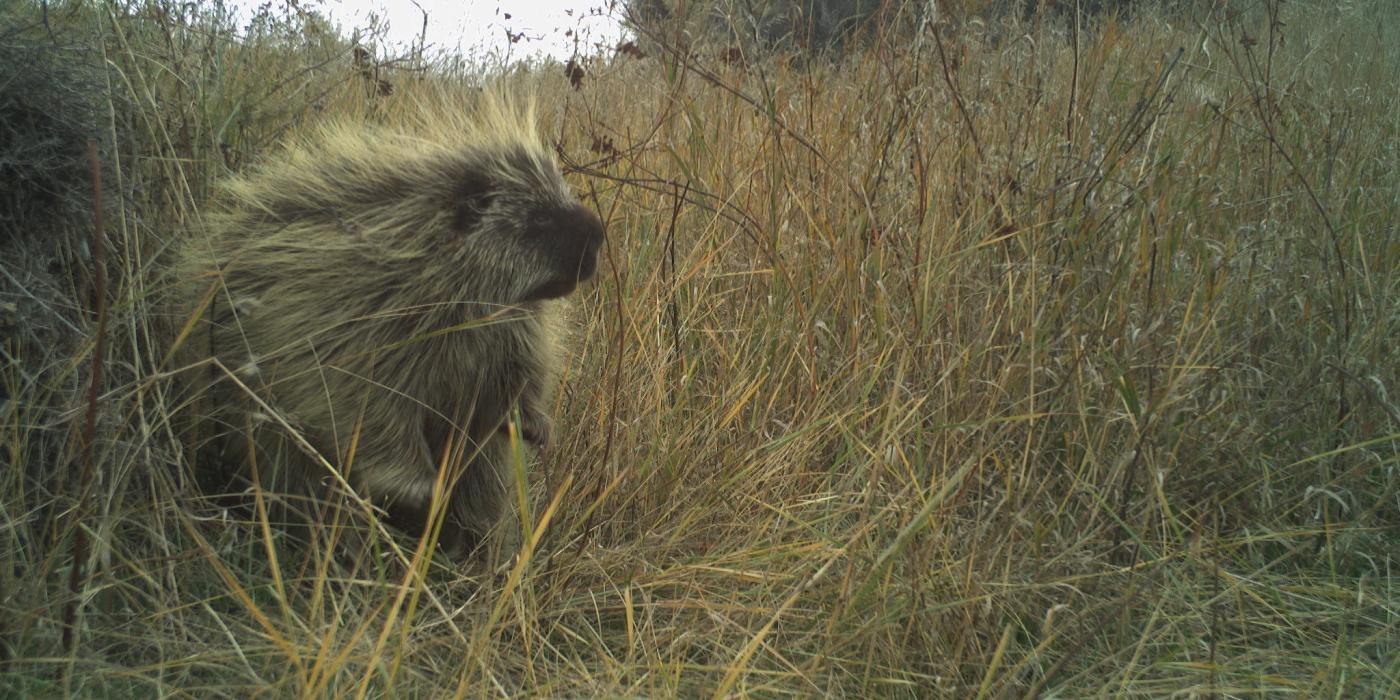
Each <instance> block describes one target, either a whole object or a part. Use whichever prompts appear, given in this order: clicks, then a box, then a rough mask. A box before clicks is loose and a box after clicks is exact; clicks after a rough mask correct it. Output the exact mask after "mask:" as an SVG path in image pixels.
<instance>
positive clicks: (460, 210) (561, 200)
mask: <svg viewBox="0 0 1400 700" xmlns="http://www.w3.org/2000/svg"><path fill="white" fill-rule="evenodd" d="M456 168H458V173H457V177H456V178H455V180H456V183H457V186H456V188H455V190H454V191H453V192H452V197H453V200H454V201H453V222H452V229H453V235H454V236H458V237H460V241H461V243H462V244H463V247H462V251H463V254H464V255H466V256H468V257H469V258H471V259H470V260H464V261H463V266H464V270H470V271H472V272H473V273H474V274H477V275H482V276H485V277H487V278H488V279H481V280H475V281H474V283H473V284H471V286H472V287H475V288H476V289H477V290H478V291H479V294H480V296H479V297H478V300H480V301H488V302H497V303H507V304H509V303H518V302H529V301H538V300H542V299H554V298H558V297H562V296H565V295H567V294H569V293H570V292H572V291H574V289H575V288H576V287H577V286H578V284H579V283H580V282H583V281H585V280H587V279H589V278H591V277H592V276H593V274H594V272H596V271H597V268H598V250H599V248H601V247H602V244H603V224H602V222H601V221H599V220H598V217H597V216H596V215H594V214H593V212H592V211H590V210H589V209H588V208H587V207H585V206H583V205H582V204H581V203H579V201H578V200H577V199H576V198H575V197H574V196H573V194H572V193H571V192H570V190H569V187H568V185H567V184H566V183H565V182H564V179H563V177H562V176H561V175H560V173H559V169H558V167H557V166H556V165H555V164H554V162H553V161H552V160H551V159H549V158H548V157H545V156H543V155H541V154H539V153H536V152H533V151H531V150H529V149H526V148H506V149H500V150H495V151H491V152H478V153H475V154H471V156H470V157H469V158H467V159H465V160H463V161H460V162H459V163H457V164H456ZM502 294H503V296H504V298H501V297H500V296H499V295H502Z"/></svg>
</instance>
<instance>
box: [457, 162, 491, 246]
mask: <svg viewBox="0 0 1400 700" xmlns="http://www.w3.org/2000/svg"><path fill="white" fill-rule="evenodd" d="M493 194H494V189H493V187H492V184H491V180H490V179H489V178H487V177H486V176H485V175H482V174H481V173H478V172H470V171H468V172H464V173H462V174H460V175H459V176H458V177H457V182H456V184H455V185H454V186H453V188H452V226H453V228H454V229H456V231H457V232H458V233H467V232H469V231H471V230H473V229H475V228H476V224H477V222H478V221H480V220H481V214H482V212H484V211H486V208H487V207H489V206H491V198H492V196H493Z"/></svg>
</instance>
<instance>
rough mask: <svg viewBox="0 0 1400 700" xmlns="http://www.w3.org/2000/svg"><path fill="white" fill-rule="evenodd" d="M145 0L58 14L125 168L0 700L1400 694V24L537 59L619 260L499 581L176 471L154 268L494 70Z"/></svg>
mask: <svg viewBox="0 0 1400 700" xmlns="http://www.w3.org/2000/svg"><path fill="white" fill-rule="evenodd" d="M161 7H165V6H163V5H150V6H146V7H145V8H144V9H142V10H141V11H139V12H128V11H125V10H123V9H121V6H119V5H115V4H113V5H97V6H91V5H82V6H73V7H72V8H69V9H71V10H72V11H73V12H74V14H73V15H72V17H73V18H76V19H73V20H72V24H73V27H74V29H73V30H72V31H89V32H92V34H91V36H93V37H95V39H96V40H97V41H99V42H100V45H101V46H102V47H104V50H105V56H106V58H107V61H108V62H109V65H110V67H111V70H112V74H113V76H114V80H113V86H112V90H113V91H114V92H119V93H121V94H122V95H124V96H126V97H127V98H129V99H130V100H131V102H132V103H133V104H134V105H135V106H134V107H133V108H131V109H130V111H127V112H124V113H123V114H121V115H118V113H117V112H118V110H117V109H116V108H115V107H114V108H113V118H114V119H117V118H123V119H128V120H130V123H131V126H132V127H133V133H134V134H135V136H134V137H133V139H132V143H131V144H130V145H129V147H128V148H127V149H126V150H124V151H122V152H121V153H120V154H119V158H120V162H119V163H118V164H117V166H118V170H119V174H118V177H119V178H126V179H128V180H134V181H136V182H137V183H138V184H137V186H135V187H134V188H131V189H132V190H133V191H134V192H135V194H133V195H132V197H131V198H130V201H128V202H127V203H126V204H125V205H124V207H123V208H122V211H120V212H115V213H113V214H112V215H111V220H109V223H108V229H109V237H110V238H111V244H110V245H111V250H110V251H109V255H111V256H112V257H113V259H114V262H113V263H112V265H113V268H114V275H113V276H114V279H113V282H111V283H110V284H109V289H108V293H109V294H110V295H111V298H112V311H111V315H112V318H111V328H110V330H109V335H110V337H109V338H108V342H107V347H108V351H107V353H106V355H105V362H106V364H107V366H109V367H111V368H113V370H112V371H110V372H109V377H111V378H110V379H109V381H108V385H107V386H106V387H105V390H104V391H103V392H102V393H101V395H100V397H99V400H98V402H99V404H100V412H101V420H100V421H99V425H100V428H101V430H100V435H99V440H98V450H97V455H98V456H97V458H96V459H97V461H96V465H95V469H96V472H97V476H96V477H95V487H94V493H93V497H92V498H91V500H90V502H89V503H87V504H86V505H81V503H82V499H81V498H80V494H78V493H77V485H76V484H75V483H74V480H72V479H65V478H62V475H66V474H75V473H78V472H77V471H76V470H78V469H79V467H80V465H76V464H75V462H76V461H77V458H76V457H73V458H67V455H77V454H78V451H77V445H78V443H77V442H76V440H77V438H76V433H75V434H74V437H73V439H71V440H69V439H67V438H66V433H64V432H63V430H64V429H65V428H64V426H63V425H58V426H49V427H48V428H44V427H43V426H35V425H32V424H30V423H28V422H26V419H25V415H26V413H25V411H26V406H27V405H31V404H30V403H29V402H27V398H26V396H27V395H26V394H25V393H23V391H19V390H16V391H14V392H13V393H12V394H11V395H12V396H13V397H14V398H13V399H12V400H10V401H9V402H8V403H7V404H6V405H5V414H4V415H5V421H4V426H5V432H4V437H3V438H0V442H3V445H4V450H3V454H6V455H8V456H9V457H10V458H11V460H12V461H14V462H15V463H16V464H18V463H20V460H21V458H22V457H23V456H24V455H29V454H32V453H34V449H33V445H35V444H38V443H37V441H40V440H48V441H50V443H52V444H58V445H60V446H66V447H63V448H62V449H60V450H59V452H60V453H61V454H60V458H59V459H57V462H58V463H57V464H55V465H39V466H37V467H36V466H34V465H31V466H30V468H29V469H28V470H23V469H9V470H6V472H5V473H6V474H7V476H6V481H5V486H4V490H3V496H2V500H0V502H2V503H3V504H4V510H3V512H4V518H5V521H4V523H5V528H4V533H5V534H4V539H3V546H2V548H0V551H3V556H4V561H5V567H4V569H3V572H0V576H3V585H4V588H3V600H4V619H5V622H4V626H5V637H6V639H7V642H6V644H5V653H6V657H5V659H4V662H3V663H4V666H5V668H6V674H5V676H4V678H5V680H4V684H5V687H6V692H10V693H26V694H38V695H45V694H49V695H51V694H58V693H62V692H66V693H68V694H72V695H81V696H142V697H146V696H150V695H153V694H161V695H172V696H186V695H199V696H206V697H207V696H219V697H224V696H231V697H241V696H245V695H264V696H272V697H284V696H304V697H402V696H408V697H418V696H421V697H439V696H444V697H445V696H458V697H461V696H497V695H529V696H563V697H574V696H629V697H667V696H675V695H681V696H687V697H689V696H699V695H711V696H726V695H748V694H754V695H804V696H814V695H833V696H851V697H868V696H917V697H993V696H1013V697H1014V696H1037V695H1043V696H1050V697H1081V696H1090V695H1106V696H1115V697H1116V696H1149V697H1159V696H1163V695H1169V694H1194V695H1202V696H1204V695H1211V696H1241V697H1242V696H1266V695H1276V694H1285V693H1286V694H1297V695H1304V696H1324V695H1325V696H1332V697H1388V696H1393V695H1395V694H1396V693H1400V661H1397V659H1400V650H1397V640H1400V632H1398V631H1397V629H1396V628H1397V623H1400V616H1397V611H1400V590H1397V587H1396V586H1397V584H1396V574H1395V572H1394V571H1393V569H1394V566H1395V563H1396V560H1397V554H1400V545H1398V544H1397V542H1400V540H1398V539H1397V531H1396V527H1397V526H1396V523H1397V521H1400V500H1398V499H1400V490H1397V481H1398V480H1400V474H1397V439H1400V410H1397V404H1396V401H1395V400H1394V399H1393V398H1392V392H1393V391H1394V388H1395V387H1396V386H1397V380H1400V377H1397V369H1396V368H1397V367H1400V357H1397V350H1396V347H1397V342H1396V341H1397V337H1400V333H1397V331H1398V330H1400V235H1398V234H1400V228H1397V224H1396V221H1397V214H1400V195H1398V194H1397V188H1396V184H1397V177H1396V175H1395V172H1396V169H1397V166H1400V148H1397V143H1400V141H1397V127H1400V116H1397V115H1400V101H1398V100H1400V83H1397V81H1396V78H1395V75H1396V71H1397V69H1400V51H1397V49H1396V48H1394V47H1395V46H1396V45H1397V42H1396V41H1395V40H1394V39H1395V37H1396V36H1397V32H1396V29H1397V22H1400V13H1397V12H1396V9H1395V8H1394V7H1392V5H1391V4H1390V3H1387V2H1381V1H1380V0H1369V1H1359V2H1354V3H1349V4H1342V5H1337V4H1334V3H1315V4H1314V3H1288V4H1279V3H1274V2H1272V1H1269V2H1261V3H1239V4H1235V5H1232V6H1229V7H1220V8H1215V9H1211V8H1201V9H1198V10H1197V11H1195V12H1194V14H1189V15H1185V16H1172V17H1167V16H1159V15H1156V14H1153V13H1151V12H1144V13H1140V14H1139V15H1138V16H1137V17H1135V18H1134V19H1131V20H1123V21H1115V20H1106V21H1104V22H1102V23H1099V24H1097V25H1095V26H1094V27H1092V28H1087V29H1085V30H1084V31H1082V32H1071V31H1068V30H1066V29H1065V28H1064V27H1062V26H1059V25H1055V24H1054V23H1050V22H1047V23H1045V24H1043V25H1041V26H1038V27H1020V28H1019V29H1017V28H1013V29H1005V28H1001V27H997V28H995V30H994V31H992V30H988V31H983V30H982V29H981V28H980V26H981V25H980V24H978V23H975V22H974V23H969V24H967V25H964V26H963V27H961V28H959V29H958V30H956V31H929V32H926V33H924V34H922V35H921V36H919V37H918V38H917V39H916V40H913V41H910V40H908V38H907V37H905V38H895V37H890V38H888V39H885V40H882V41H875V42H872V43H871V45H870V46H869V47H868V48H866V49H864V50H863V51H861V52H857V53H853V54H851V55H848V56H847V57H845V58H843V59H840V60H837V61H832V62H825V61H819V60H808V59H803V58H784V57H773V58H770V59H766V60H764V61H762V62H758V63H753V64H749V65H739V64H734V63H726V62H724V61H722V60H720V58H719V57H717V56H708V55H705V54H700V55H694V56H683V55H680V54H677V53H662V54H660V55H653V56H649V57H647V58H645V59H641V60H636V59H631V58H624V57H619V58H615V59H610V60H602V59H600V60H597V61H594V62H592V63H590V64H589V65H588V75H587V77H586V78H585V79H584V82H583V84H582V87H581V89H579V90H573V89H571V88H570V86H569V82H568V80H567V79H566V78H565V76H564V74H563V72H562V70H560V69H559V68H558V67H557V66H552V65H547V64H545V65H541V64H537V65H535V66H533V67H532V68H530V69H528V70H526V69H520V68H517V69H514V70H511V71H508V72H507V73H508V75H507V76H506V77H505V78H504V79H506V80H511V81H515V82H518V83H520V84H521V85H522V87H524V88H525V89H530V90H533V91H536V92H537V93H538V94H539V95H540V96H541V99H542V101H543V103H544V104H546V105H548V107H549V110H547V111H549V112H550V113H551V114H552V118H551V120H550V126H549V128H550V130H551V136H552V138H553V139H554V140H555V141H557V143H558V144H559V149H560V152H561V154H562V156H563V157H564V159H565V161H566V162H567V163H568V165H569V166H570V169H571V172H572V173H573V175H572V176H571V178H572V179H573V180H574V182H575V183H576V186H577V187H578V189H579V191H580V192H581V193H584V194H585V195H586V197H587V198H588V201H589V202H591V203H592V204H594V205H596V207H597V209H598V211H599V212H600V215H601V216H602V218H603V219H604V220H605V222H606V224H607V229H608V234H609V244H608V247H607V250H606V254H605V263H604V265H603V267H602V272H601V274H600V279H599V280H598V282H597V283H596V284H595V285H593V286H592V287H591V288H590V289H588V290H586V291H585V292H584V293H583V294H581V295H580V297H579V299H578V313H577V320H578V333H577V336H576V338H575V339H574V343H573V347H574V352H573V354H572V356H571V358H570V359H569V360H568V362H567V366H566V377H565V386H564V390H563V391H561V392H560V394H559V398H558V405H557V411H556V413H557V419H558V424H559V428H560V430H559V432H560V435H561V439H560V441H559V443H558V444H556V445H554V446H553V447H552V448H551V449H550V450H548V451H547V452H545V453H544V454H542V455H540V456H539V458H538V459H537V460H536V462H535V464H534V465H533V466H532V474H531V478H530V488H529V493H528V496H529V498H528V499H527V502H526V518H525V520H526V525H525V527H526V528H527V537H526V542H527V546H526V549H525V551H524V553H523V555H522V557H521V558H520V559H518V560H517V561H516V562H514V563H513V565H511V566H507V567H506V568H504V569H502V570H500V571H494V572H491V571H483V570H481V569H480V567H456V566H452V565H451V564H449V563H448V562H445V561H442V560H440V559H439V560H429V559H427V558H426V557H424V556H421V555H422V552H421V551H420V552H416V553H415V551H414V550H413V548H412V543H403V542H399V543H393V542H387V543H385V544H386V546H387V547H389V548H390V549H391V550H395V548H397V549H396V551H393V552H392V554H393V555H394V556H395V557H400V559H399V563H398V564H397V565H391V564H386V565H383V566H374V565H370V566H367V567H366V568H364V569H361V570H359V571H357V572H354V574H353V575H350V576H343V575H342V572H341V571H340V570H339V569H337V568H336V567H335V566H334V565H333V563H334V562H332V561H331V558H330V557H329V556H327V555H324V554H322V553H319V552H315V551H313V552H310V553H309V554H307V555H305V556H289V555H288V551H289V550H288V549H287V548H284V547H281V546H280V545H279V544H278V543H277V542H276V540H278V539H280V535H279V534H278V533H277V531H276V530H275V529H274V528H267V527H264V526H263V524H262V523H259V522H257V519H256V518H249V517H248V514H247V513H241V512H238V511H220V510H218V509H216V508H214V507H212V506H211V505H210V504H209V503H208V502H206V501H204V500H202V499H201V498H200V497H199V495H198V494H197V493H196V492H195V490H194V489H193V488H192V486H191V485H190V484H189V482H188V480H187V478H186V469H185V466H186V465H184V464H183V462H182V460H183V457H182V455H183V451H182V449H181V442H182V439H183V438H182V435H181V433H180V430H181V427H180V426H181V423H180V422H179V417H180V415H181V412H182V411H184V410H185V409H186V408H187V407H185V406H183V405H181V404H179V403H178V402H177V401H176V400H175V399H174V398H173V397H174V396H175V394H174V393H172V384H171V381H172V378H173V376H175V375H178V374H179V372H180V371H181V368H179V367H172V366H169V365H167V364H165V358H164V357H163V350H162V345H161V340H160V339H161V338H162V333H163V331H162V328H163V327H165V326H168V325H169V324H170V320H169V319H160V318H158V317H157V316H155V315H154V311H153V309H154V307H153V305H152V300H153V299H155V298H157V297H158V295H159V291H160V289H159V284H160V276H159V271H160V269H161V260H162V253H163V250H164V246H165V245H167V244H168V242H169V241H170V240H171V238H172V237H174V236H182V235H198V234H197V232H198V227H199V214H198V212H199V208H200V205H201V204H202V203H203V202H204V201H205V200H206V199H207V197H208V196H209V192H210V191H211V187H212V186H213V183H214V182H216V181H217V179H218V178H219V177H220V176H221V175H222V174H224V173H226V172H228V171H230V170H234V169H238V168H240V167H243V166H244V165H246V164H247V163H249V162H253V161H255V160H256V159H257V158H258V157H260V156H261V155H263V154H265V153H269V152H272V151H273V148H274V145H275V143H276V142H277V141H278V139H279V138H281V137H282V136H283V135H285V134H287V133H289V132H292V131H295V130H296V129H297V128H299V127H300V126H301V125H303V124H305V123H308V122H312V121H314V119H315V118H316V117H317V116H318V115H320V114H325V113H328V112H329V113H335V114H340V115H343V114H346V113H360V114H363V115H364V116H365V118H366V119H377V118H383V117H384V115H385V114H391V113H392V111H393V110H394V109H396V107H395V105H396V104H398V103H399V101H403V100H411V99H413V98H414V96H415V94H417V93H415V91H418V90H422V89H423V87H422V86H423V85H424V84H426V83H431V84H432V85H433V87H434V89H436V87H438V86H440V85H442V84H443V83H444V82H446V83H448V84H452V83H458V84H460V85H461V86H462V87H461V89H463V90H466V89H469V87H470V86H472V85H476V84H479V82H480V80H481V79H482V76H481V74H480V72H479V71H478V70H476V69H472V70H468V69H465V68H463V67H462V64H461V63H453V62H451V61H447V60H443V61H439V62H437V63H436V64H434V65H432V66H428V67H426V69H425V70H424V71H423V72H421V73H420V72H411V71H407V70H398V71H393V70H390V71H388V72H387V75H388V76H389V77H388V79H389V80H391V81H392V82H393V85H394V92H393V94H392V95H389V96H387V97H385V96H382V95H380V94H379V91H378V90H377V89H374V88H375V85H374V84H372V83H371V84H367V83H366V82H365V81H362V80H360V79H359V78H360V72H361V71H360V68H357V67H356V65H355V62H354V60H353V58H352V56H351V52H350V48H349V46H348V44H347V43H346V42H345V41H344V40H340V39H336V38H335V37H333V36H320V37H316V36H313V37H310V38H307V37H303V34H304V33H306V32H312V33H313V34H314V31H315V27H316V26H317V25H316V23H315V22H314V21H313V20H308V19H306V18H301V19H298V18H296V17H290V18H287V17H284V18H283V19H282V21H284V22H285V24H284V25H277V26H273V25H274V24H275V23H272V24H270V25H269V27H270V28H266V29H265V30H264V31H262V33H254V34H252V35H245V36H244V38H242V39H239V38H236V36H235V34H234V32H233V31H232V28H231V27H230V26H229V25H228V23H227V22H223V23H222V24H221V23H220V22H221V20H219V19H218V18H217V17H214V18H212V19H211V17H210V16H208V15H195V16H189V17H185V18H180V17H172V16H171V15H170V14H169V13H167V14H161V13H160V12H157V11H156V10H153V9H150V8H157V9H159V8H161ZM170 9H171V8H167V10H170ZM313 39H314V40H313ZM377 79H378V78H376V80H377ZM93 328H94V329H95V321H94V326H93ZM91 347H92V345H91V344H89V345H88V346H87V348H86V352H90V350H91ZM53 359H54V360H55V361H56V362H58V361H60V360H61V362H59V364H61V365H62V366H63V367H65V368H66V371H67V372H72V373H76V374H79V375H81V374H82V373H83V372H84V371H85V370H84V368H85V367H86V366H87V365H86V363H87V362H88V361H89V359H90V358H88V357H86V354H83V355H80V356H78V357H72V358H53ZM17 376H18V375H17V374H15V373H14V372H10V373H9V375H7V382H9V384H7V386H13V387H18V388H19V389H23V388H24V387H23V386H21V383H20V382H19V381H18V380H17V379H15V378H14V377H17ZM34 391H38V389H34ZM73 401H74V405H77V406H80V405H81V398H80V397H77V398H74V399H73ZM75 420H76V419H75ZM74 425H76V424H74ZM55 435H56V436H57V437H55ZM46 444H49V443H46ZM50 467H51V470H52V471H46V470H47V469H50ZM26 474H27V475H29V476H25V475H26ZM35 474H38V475H39V476H34V475H35ZM45 474H48V475H49V476H48V478H45V477H44V475H45ZM55 475H57V476H55ZM77 528H82V529H83V530H84V531H85V532H86V533H87V535H88V537H89V538H90V540H91V542H92V547H91V553H90V555H89V556H88V557H87V561H83V562H81V563H82V564H83V568H82V569H81V570H80V573H81V576H80V577H79V580H80V585H79V590H78V591H77V594H78V595H77V597H76V598H75V597H74V596H73V595H72V594H71V592H70V589H69V585H68V580H69V578H68V575H69V574H70V573H71V570H72V569H71V567H72V566H73V562H72V558H71V552H72V545H71V541H72V538H73V535H74V532H76V529H77ZM291 551H293V552H295V551H296V550H291ZM415 554H416V555H417V556H415ZM405 564H407V566H405ZM68 610H72V612H71V613H67V612H66V611H68ZM69 614H71V616H72V620H71V622H72V624H71V626H70V625H69V624H68V623H69V619H68V615H69ZM65 626H68V628H69V629H70V630H72V631H71V632H70V634H72V635H73V636H74V637H75V641H74V644H73V648H71V649H70V648H65V647H64V645H63V643H62V640H63V631H64V628H65Z"/></svg>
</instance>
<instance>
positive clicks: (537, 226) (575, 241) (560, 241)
mask: <svg viewBox="0 0 1400 700" xmlns="http://www.w3.org/2000/svg"><path fill="white" fill-rule="evenodd" d="M525 235H526V237H527V238H530V239H533V240H534V241H535V242H536V244H537V245H538V246H539V248H540V249H541V250H543V251H544V252H545V255H546V257H547V258H548V260H549V265H550V266H551V267H552V268H553V269H554V276H553V279H551V280H550V281H549V282H547V283H546V284H544V285H543V286H541V287H540V288H539V289H538V290H536V292H535V294H533V295H532V296H534V297H535V298H538V299H551V298H555V297H562V296H565V295H567V294H569V293H570V292H572V291H573V290H574V288H575V287H577V286H578V284H579V283H580V282H583V281H586V280H588V279H589V278H591V277H593V275H594V273H595V272H597V270H598V249H599V248H601V247H602V245H603V223H602V222H601V221H599V220H598V217H597V215H595V214H594V213H593V212H592V211H590V210H589V209H588V208H587V207H585V206H583V205H582V204H569V205H564V206H551V207H542V208H540V209H536V210H535V211H533V212H531V214H530V220H529V221H528V222H527V223H526V226H525Z"/></svg>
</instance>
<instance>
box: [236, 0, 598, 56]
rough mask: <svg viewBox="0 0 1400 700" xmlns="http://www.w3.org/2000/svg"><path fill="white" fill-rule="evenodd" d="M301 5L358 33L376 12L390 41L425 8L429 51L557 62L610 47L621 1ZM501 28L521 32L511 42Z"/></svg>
mask: <svg viewBox="0 0 1400 700" xmlns="http://www.w3.org/2000/svg"><path fill="white" fill-rule="evenodd" d="M245 1H249V0H245ZM256 1H257V0H251V2H256ZM250 4H251V3H250ZM308 5H310V6H312V7H318V6H319V7H320V8H321V9H322V11H324V12H325V13H326V14H328V15H329V16H330V17H331V19H332V21H334V22H336V23H337V24H339V25H340V27H341V29H342V30H343V31H345V33H346V34H349V33H350V32H351V31H353V30H354V29H356V28H359V29H361V30H362V33H363V30H365V29H367V28H369V27H370V26H371V22H372V17H377V18H378V24H379V25H380V26H382V27H385V28H386V29H387V31H386V32H385V34H384V36H385V42H386V43H388V44H389V45H390V46H391V47H392V46H399V47H402V46H408V45H410V44H412V43H414V42H416V41H417V40H418V36H419V34H420V33H421V32H423V31H424V27H423V14H424V12H426V13H427V16H428V24H427V32H426V34H427V42H428V45H429V50H430V51H432V50H433V49H436V50H438V51H447V52H450V53H461V54H463V55H464V56H469V57H473V58H477V59H485V58H487V57H489V56H494V57H496V58H509V59H510V60H515V59H520V58H527V57H538V56H545V55H548V56H554V57H555V58H558V59H560V60H564V59H567V58H569V57H570V56H572V55H574V52H575V50H576V47H577V51H578V53H580V54H588V53H594V52H596V51H597V48H596V47H595V45H596V44H599V43H601V44H604V45H606V46H607V47H608V48H612V47H614V46H616V45H617V43H618V42H619V41H620V40H621V37H622V34H623V31H622V27H621V25H620V24H619V21H618V18H619V17H620V16H621V14H622V2H621V0H614V1H613V2H609V0H317V1H313V2H310V3H308ZM610 7H611V8H612V9H609V8H610ZM571 30H572V32H573V33H572V35H566V32H569V31H571ZM507 31H509V32H511V33H513V34H523V35H524V38H523V39H522V40H520V41H518V42H516V43H514V44H512V43H510V42H509V41H508V40H507V39H506V32H507Z"/></svg>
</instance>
